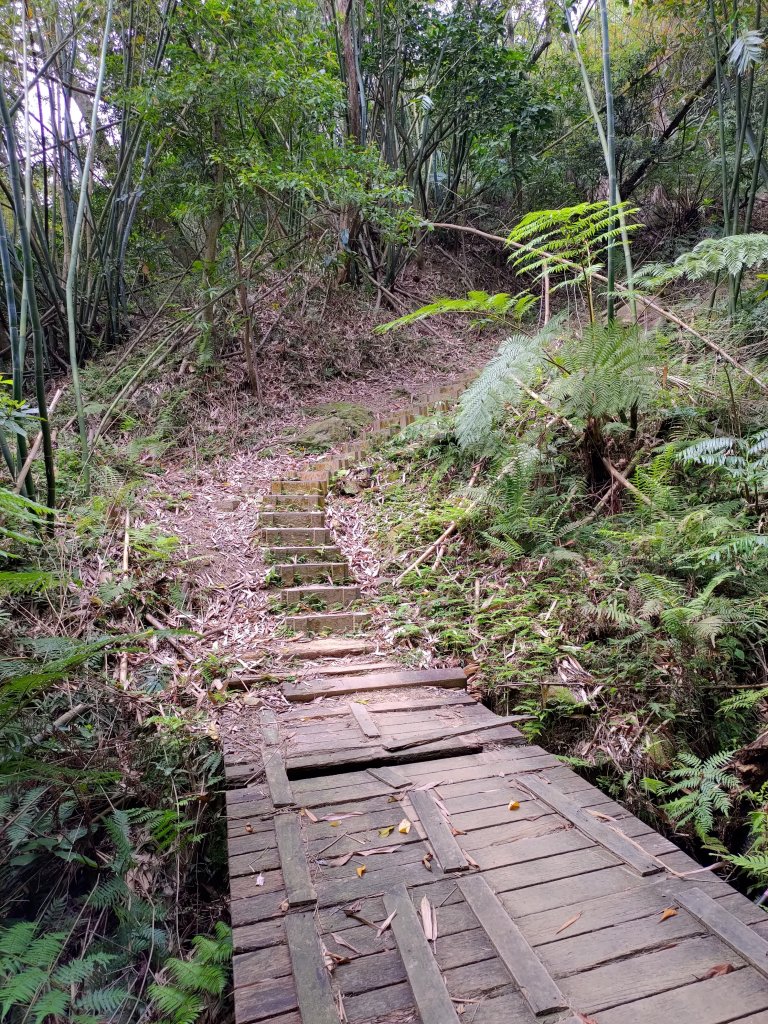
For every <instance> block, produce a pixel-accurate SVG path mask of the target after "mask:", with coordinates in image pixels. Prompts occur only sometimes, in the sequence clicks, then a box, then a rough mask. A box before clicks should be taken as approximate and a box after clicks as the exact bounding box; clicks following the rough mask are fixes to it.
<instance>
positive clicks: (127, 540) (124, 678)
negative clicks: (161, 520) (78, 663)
mask: <svg viewBox="0 0 768 1024" xmlns="http://www.w3.org/2000/svg"><path fill="white" fill-rule="evenodd" d="M130 529H131V513H130V510H129V509H126V510H125V536H124V538H123V576H124V577H125V576H127V575H128V565H129V552H130V547H131V534H130ZM117 682H118V685H119V686H120V687H122V689H123V690H127V689H128V652H127V651H123V653H122V654H121V655H120V668H119V670H118V673H117Z"/></svg>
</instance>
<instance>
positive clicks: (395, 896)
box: [384, 885, 459, 1024]
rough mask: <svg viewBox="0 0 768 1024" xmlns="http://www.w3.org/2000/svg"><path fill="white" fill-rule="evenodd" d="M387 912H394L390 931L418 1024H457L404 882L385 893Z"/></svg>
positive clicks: (453, 1010)
mask: <svg viewBox="0 0 768 1024" xmlns="http://www.w3.org/2000/svg"><path fill="white" fill-rule="evenodd" d="M384 907H385V909H386V911H387V915H388V916H389V915H390V914H392V913H394V915H395V916H394V917H393V918H392V924H391V926H390V927H391V928H392V932H393V934H394V936H395V942H396V943H397V948H398V950H399V952H400V956H401V957H402V959H403V965H404V967H405V973H406V974H407V976H408V982H409V984H410V986H411V991H412V992H413V996H414V999H415V1000H416V1006H417V1007H418V1011H419V1016H420V1018H421V1024H459V1017H458V1015H457V1013H456V1010H455V1009H454V1008H453V1003H452V1001H451V997H450V996H449V995H448V989H447V988H446V987H445V982H444V981H443V978H442V975H441V974H440V969H439V967H438V966H437V963H436V962H435V958H434V956H433V955H432V950H431V949H430V948H429V943H428V942H427V939H426V936H425V935H424V931H423V929H422V927H421V924H420V923H419V919H418V917H417V916H416V911H415V910H414V907H413V903H411V898H410V896H409V895H408V890H407V889H406V887H405V886H404V885H398V886H396V887H395V888H394V889H393V890H392V891H391V892H387V893H385V894H384Z"/></svg>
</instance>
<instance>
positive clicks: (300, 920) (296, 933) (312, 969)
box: [285, 911, 339, 1024]
mask: <svg viewBox="0 0 768 1024" xmlns="http://www.w3.org/2000/svg"><path fill="white" fill-rule="evenodd" d="M285 935H286V938H287V940H288V952H289V953H290V956H291V964H292V966H293V981H294V984H295V986H296V999H297V1001H298V1004H299V1012H300V1013H301V1019H302V1021H303V1022H304V1024H339V1014H338V1012H337V1010H336V1002H335V1000H334V997H333V991H332V990H331V981H330V975H329V974H328V969H327V968H326V966H325V959H324V957H323V948H322V946H321V944H320V938H319V936H318V934H317V930H316V928H315V915H314V914H313V913H312V912H309V911H308V912H305V913H299V914H288V916H287V917H286V919H285Z"/></svg>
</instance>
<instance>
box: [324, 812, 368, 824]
mask: <svg viewBox="0 0 768 1024" xmlns="http://www.w3.org/2000/svg"><path fill="white" fill-rule="evenodd" d="M362 813H363V812H362V811H349V812H348V813H347V814H324V815H323V817H322V818H315V821H330V823H331V824H332V825H334V824H335V825H338V823H339V822H340V821H344V819H345V818H358V817H360V816H361V815H362Z"/></svg>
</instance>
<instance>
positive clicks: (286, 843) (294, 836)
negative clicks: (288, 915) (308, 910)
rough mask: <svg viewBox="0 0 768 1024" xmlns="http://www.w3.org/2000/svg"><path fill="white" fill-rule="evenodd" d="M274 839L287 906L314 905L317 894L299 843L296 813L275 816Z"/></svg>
mask: <svg viewBox="0 0 768 1024" xmlns="http://www.w3.org/2000/svg"><path fill="white" fill-rule="evenodd" d="M275 838H276V839H277V852H278V854H279V856H280V867H281V868H282V872H283V880H284V882H285V894H286V897H287V899H288V906H289V907H304V906H306V905H307V904H308V903H316V902H317V893H316V892H315V887H314V886H313V885H312V879H311V877H310V874H309V864H308V863H307V856H306V853H305V852H304V844H303V843H302V841H301V823H300V819H299V815H298V813H296V814H291V813H288V814H277V815H275Z"/></svg>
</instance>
